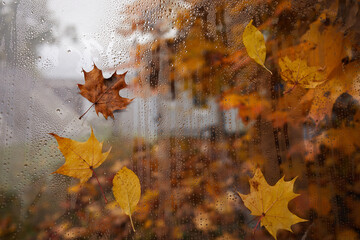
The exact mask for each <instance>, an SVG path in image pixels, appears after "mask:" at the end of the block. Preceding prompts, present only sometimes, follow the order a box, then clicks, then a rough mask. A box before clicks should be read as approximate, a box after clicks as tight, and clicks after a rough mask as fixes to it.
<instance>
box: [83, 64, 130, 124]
mask: <svg viewBox="0 0 360 240" xmlns="http://www.w3.org/2000/svg"><path fill="white" fill-rule="evenodd" d="M83 72H84V77H85V84H84V85H83V84H78V87H79V89H80V94H81V95H82V96H83V97H85V98H86V99H88V100H89V101H90V102H92V103H93V105H91V107H92V106H94V105H95V111H96V114H97V115H99V112H100V113H102V114H103V115H104V117H105V119H107V118H108V117H109V116H110V117H112V118H113V119H114V114H113V112H114V111H115V110H122V109H125V108H126V106H127V105H129V104H130V102H131V101H132V100H133V99H129V98H123V97H120V95H119V91H120V90H121V89H123V88H125V87H127V84H126V82H125V75H126V72H125V73H124V74H116V72H115V73H114V74H113V75H112V76H111V77H110V78H104V77H103V75H102V71H101V70H100V69H98V68H97V67H96V65H94V68H93V70H91V71H90V72H85V70H83ZM91 107H90V108H91ZM90 108H89V109H88V110H87V111H86V112H85V113H84V114H83V115H82V116H81V117H80V118H79V119H81V118H82V117H83V116H84V115H85V114H86V113H87V112H88V111H89V110H90Z"/></svg>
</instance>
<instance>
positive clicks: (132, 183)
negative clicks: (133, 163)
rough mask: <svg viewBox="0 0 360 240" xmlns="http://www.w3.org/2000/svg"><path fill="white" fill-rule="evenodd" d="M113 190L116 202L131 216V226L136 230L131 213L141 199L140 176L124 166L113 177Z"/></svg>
mask: <svg viewBox="0 0 360 240" xmlns="http://www.w3.org/2000/svg"><path fill="white" fill-rule="evenodd" d="M112 191H113V194H114V196H115V199H116V202H117V203H118V204H119V205H120V207H121V209H122V210H123V211H124V213H125V214H126V215H128V216H129V217H130V222H131V226H132V228H133V230H134V232H135V227H134V223H133V221H132V218H131V215H132V214H133V212H134V211H135V208H136V205H137V204H138V202H139V200H140V195H141V186H140V181H139V178H138V177H137V176H136V174H135V173H134V172H133V171H131V170H130V169H128V168H127V167H123V168H122V169H121V170H120V171H118V172H117V173H116V175H115V177H114V179H113V188H112Z"/></svg>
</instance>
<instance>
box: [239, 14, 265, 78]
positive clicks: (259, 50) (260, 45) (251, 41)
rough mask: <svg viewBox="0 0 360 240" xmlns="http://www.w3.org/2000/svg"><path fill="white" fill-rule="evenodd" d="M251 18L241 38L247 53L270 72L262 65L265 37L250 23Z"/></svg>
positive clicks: (263, 61)
mask: <svg viewBox="0 0 360 240" xmlns="http://www.w3.org/2000/svg"><path fill="white" fill-rule="evenodd" d="M252 22H253V20H251V21H250V22H249V24H248V25H247V26H246V27H245V30H244V32H243V35H242V38H243V43H244V45H245V48H246V51H247V53H248V55H249V56H250V57H251V58H252V59H254V60H255V62H257V63H258V64H260V65H261V66H262V67H263V68H265V69H266V70H267V71H268V72H269V73H271V74H272V72H271V71H270V70H269V69H267V68H266V67H265V65H264V63H265V58H266V46H265V39H264V36H263V35H262V33H261V32H260V31H259V30H258V29H257V28H256V27H255V26H254V25H252Z"/></svg>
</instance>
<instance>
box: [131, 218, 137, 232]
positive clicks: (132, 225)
mask: <svg viewBox="0 0 360 240" xmlns="http://www.w3.org/2000/svg"><path fill="white" fill-rule="evenodd" d="M129 217H130V222H131V227H132V229H133V230H134V232H136V231H135V227H134V223H133V220H132V218H131V214H130V215H129Z"/></svg>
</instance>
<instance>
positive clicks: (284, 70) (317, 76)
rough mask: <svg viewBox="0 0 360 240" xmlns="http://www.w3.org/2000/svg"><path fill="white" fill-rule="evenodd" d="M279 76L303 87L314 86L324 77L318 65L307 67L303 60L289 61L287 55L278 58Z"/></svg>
mask: <svg viewBox="0 0 360 240" xmlns="http://www.w3.org/2000/svg"><path fill="white" fill-rule="evenodd" d="M279 66H280V68H281V72H280V75H281V78H282V79H283V80H284V81H285V82H287V83H290V84H292V85H295V86H296V85H298V86H301V87H303V88H315V87H317V86H318V85H320V84H322V83H323V82H324V81H325V80H326V78H325V75H324V73H323V70H322V69H321V68H320V67H309V66H308V65H307V63H306V61H305V60H302V59H296V60H295V61H291V60H290V59H289V58H288V57H287V56H285V57H284V58H280V60H279Z"/></svg>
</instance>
